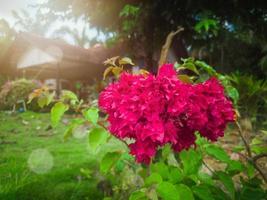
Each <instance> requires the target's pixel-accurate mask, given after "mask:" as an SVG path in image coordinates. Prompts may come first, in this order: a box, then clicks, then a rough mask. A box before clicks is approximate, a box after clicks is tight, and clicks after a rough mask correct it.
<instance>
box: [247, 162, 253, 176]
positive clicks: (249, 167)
mask: <svg viewBox="0 0 267 200" xmlns="http://www.w3.org/2000/svg"><path fill="white" fill-rule="evenodd" d="M246 172H247V175H248V177H249V178H252V177H253V176H254V175H255V168H254V166H253V165H252V164H250V163H248V164H247V165H246Z"/></svg>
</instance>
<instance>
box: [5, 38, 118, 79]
mask: <svg viewBox="0 0 267 200" xmlns="http://www.w3.org/2000/svg"><path fill="white" fill-rule="evenodd" d="M121 52H122V51H121V48H120V47H118V46H117V47H116V48H112V49H110V48H106V47H104V46H103V45H97V46H95V47H92V48H89V49H84V48H81V47H77V46H73V45H70V44H67V43H66V42H64V41H61V40H59V39H48V38H44V37H40V36H37V35H34V34H29V33H19V34H17V36H16V38H15V40H14V41H13V44H12V45H11V47H10V48H9V50H8V51H7V53H6V56H5V58H4V60H5V63H4V65H3V63H2V66H0V68H2V69H0V71H1V73H6V74H9V75H15V76H19V75H22V74H23V73H24V74H25V75H26V76H27V77H34V78H38V79H46V78H56V77H57V75H58V73H59V75H60V78H64V79H68V80H89V79H93V78H97V77H101V74H102V73H103V71H104V69H105V67H104V65H103V61H104V60H106V59H107V58H110V57H113V56H116V55H120V54H121ZM36 59H37V61H36ZM3 66H4V67H3Z"/></svg>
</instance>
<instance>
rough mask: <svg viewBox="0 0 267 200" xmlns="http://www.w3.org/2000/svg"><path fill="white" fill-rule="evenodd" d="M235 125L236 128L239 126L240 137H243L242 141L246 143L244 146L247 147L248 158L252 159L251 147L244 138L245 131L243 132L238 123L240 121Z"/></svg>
mask: <svg viewBox="0 0 267 200" xmlns="http://www.w3.org/2000/svg"><path fill="white" fill-rule="evenodd" d="M235 124H236V126H237V128H238V133H239V136H240V137H241V139H242V141H243V143H244V145H245V148H246V151H247V153H248V157H249V158H251V157H252V154H251V149H250V146H249V144H248V142H247V140H246V139H245V137H244V135H243V130H242V128H241V126H240V124H239V123H238V121H236V122H235Z"/></svg>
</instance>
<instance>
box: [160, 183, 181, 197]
mask: <svg viewBox="0 0 267 200" xmlns="http://www.w3.org/2000/svg"><path fill="white" fill-rule="evenodd" d="M156 191H157V193H158V196H160V197H161V198H162V199H163V200H179V199H180V196H179V192H178V190H177V189H176V187H175V186H174V185H173V184H172V183H169V182H162V183H160V184H159V185H158V186H157V188H156Z"/></svg>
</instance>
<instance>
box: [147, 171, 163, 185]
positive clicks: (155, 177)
mask: <svg viewBox="0 0 267 200" xmlns="http://www.w3.org/2000/svg"><path fill="white" fill-rule="evenodd" d="M161 182H162V178H161V176H160V174H158V173H151V175H150V176H149V177H147V178H146V179H145V184H146V186H151V185H153V184H159V183H161Z"/></svg>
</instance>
